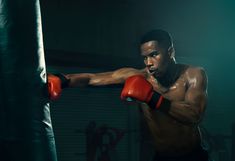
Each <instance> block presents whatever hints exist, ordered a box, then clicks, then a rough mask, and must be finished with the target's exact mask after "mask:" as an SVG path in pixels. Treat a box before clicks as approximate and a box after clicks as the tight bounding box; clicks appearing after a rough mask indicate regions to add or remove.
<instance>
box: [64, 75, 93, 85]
mask: <svg viewBox="0 0 235 161" xmlns="http://www.w3.org/2000/svg"><path fill="white" fill-rule="evenodd" d="M65 77H66V78H67V79H69V80H70V81H69V84H68V87H85V86H87V85H89V82H90V79H91V74H88V73H81V74H67V75H65Z"/></svg>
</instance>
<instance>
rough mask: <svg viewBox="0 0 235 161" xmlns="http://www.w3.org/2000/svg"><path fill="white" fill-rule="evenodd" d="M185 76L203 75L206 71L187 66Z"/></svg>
mask: <svg viewBox="0 0 235 161" xmlns="http://www.w3.org/2000/svg"><path fill="white" fill-rule="evenodd" d="M185 74H187V75H188V76H195V75H205V74H206V71H205V69H204V68H203V67H199V66H191V65H188V67H187V69H186V70H185Z"/></svg>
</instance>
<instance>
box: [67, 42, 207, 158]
mask: <svg viewBox="0 0 235 161" xmlns="http://www.w3.org/2000/svg"><path fill="white" fill-rule="evenodd" d="M141 55H142V56H143V57H144V62H145V65H146V68H144V69H140V70H139V69H134V68H121V69H118V70H115V71H112V72H104V73H96V74H91V73H81V74H68V75H66V77H67V78H68V79H70V84H69V86H70V87H83V86H86V85H91V86H100V85H109V84H123V83H124V82H125V80H126V79H127V78H128V77H130V76H132V75H137V74H140V75H143V76H145V78H146V80H147V81H149V82H150V83H151V84H152V86H153V88H154V91H156V92H158V93H160V94H162V95H163V97H164V98H166V99H169V100H170V101H171V104H170V110H169V111H168V112H167V113H166V112H162V111H161V110H152V109H151V108H149V107H148V105H147V104H145V103H141V104H140V106H141V109H142V111H143V114H144V116H145V119H146V121H147V124H148V126H149V129H150V132H151V134H152V136H153V140H154V145H155V148H156V150H157V151H158V152H160V153H161V154H162V155H164V154H165V155H167V156H178V155H183V154H186V153H189V152H191V151H193V149H195V148H197V147H198V146H200V144H201V136H200V130H199V127H198V124H199V122H200V121H201V119H202V117H203V113H204V111H205V107H206V102H207V77H206V74H205V72H204V70H203V69H202V68H199V67H192V66H189V65H183V64H176V63H175V60H174V48H173V47H169V49H168V50H164V49H163V48H161V47H160V45H159V44H158V42H157V41H149V42H146V43H144V44H142V45H141ZM161 108H164V107H161Z"/></svg>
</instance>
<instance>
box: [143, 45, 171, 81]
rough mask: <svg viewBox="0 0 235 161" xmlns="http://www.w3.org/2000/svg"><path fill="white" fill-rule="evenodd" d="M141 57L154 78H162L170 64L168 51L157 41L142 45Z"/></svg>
mask: <svg viewBox="0 0 235 161" xmlns="http://www.w3.org/2000/svg"><path fill="white" fill-rule="evenodd" d="M141 55H142V56H143V57H144V63H145V65H146V67H147V71H148V73H149V74H150V75H152V76H154V77H156V78H157V77H162V76H163V75H164V74H165V72H166V70H167V67H168V64H169V62H170V56H169V53H168V50H166V49H164V48H161V47H160V46H159V44H158V42H157V41H148V42H146V43H144V44H142V45H141Z"/></svg>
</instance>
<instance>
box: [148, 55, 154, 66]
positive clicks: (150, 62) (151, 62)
mask: <svg viewBox="0 0 235 161" xmlns="http://www.w3.org/2000/svg"><path fill="white" fill-rule="evenodd" d="M152 65H153V61H152V59H151V58H150V57H147V58H146V66H152Z"/></svg>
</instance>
